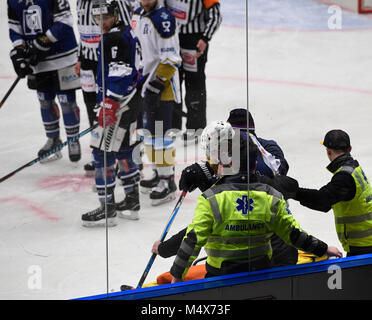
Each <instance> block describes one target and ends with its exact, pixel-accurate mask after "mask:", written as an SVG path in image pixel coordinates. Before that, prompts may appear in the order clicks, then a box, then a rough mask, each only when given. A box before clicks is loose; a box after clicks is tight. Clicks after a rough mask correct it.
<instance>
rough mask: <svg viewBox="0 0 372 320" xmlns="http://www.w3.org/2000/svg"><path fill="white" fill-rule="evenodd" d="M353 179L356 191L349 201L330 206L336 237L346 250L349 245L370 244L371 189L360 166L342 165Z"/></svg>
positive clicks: (371, 219)
mask: <svg viewBox="0 0 372 320" xmlns="http://www.w3.org/2000/svg"><path fill="white" fill-rule="evenodd" d="M340 171H344V172H347V173H349V174H351V176H352V177H353V179H354V182H355V186H356V192H355V196H354V198H353V199H352V200H350V201H341V202H338V203H336V204H334V205H333V206H332V209H333V212H334V215H335V224H336V231H337V235H338V238H339V240H340V242H341V244H342V246H343V248H344V250H345V251H346V252H349V251H350V248H349V247H350V246H355V247H366V246H372V189H371V186H370V184H369V181H368V179H367V177H366V175H365V174H364V172H363V170H362V168H361V167H360V166H357V167H353V166H343V167H340V168H339V169H338V170H337V171H336V172H334V174H336V173H337V172H340Z"/></svg>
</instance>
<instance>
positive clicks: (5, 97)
mask: <svg viewBox="0 0 372 320" xmlns="http://www.w3.org/2000/svg"><path fill="white" fill-rule="evenodd" d="M19 80H21V77H19V76H18V77H17V79H15V81H14V82H13V84H12V86H11V87H10V88H9V90H8V92H7V93H6V94H5V96H4V98H3V100H1V102H0V108H1V107H2V106H3V104H4V103H5V101H6V99H8V97H9V95H10V94H11V93H12V91H13V89H14V88H15V86H16V85H17V83H18V82H19Z"/></svg>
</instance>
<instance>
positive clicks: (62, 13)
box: [8, 0, 81, 163]
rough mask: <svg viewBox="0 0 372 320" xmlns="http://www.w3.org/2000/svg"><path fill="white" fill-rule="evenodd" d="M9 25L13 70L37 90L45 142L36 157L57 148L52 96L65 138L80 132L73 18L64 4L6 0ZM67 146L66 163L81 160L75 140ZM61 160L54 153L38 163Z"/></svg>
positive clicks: (56, 119)
mask: <svg viewBox="0 0 372 320" xmlns="http://www.w3.org/2000/svg"><path fill="white" fill-rule="evenodd" d="M8 22H9V36H10V40H11V41H12V45H13V49H12V51H11V52H10V57H11V60H12V62H13V66H14V70H15V71H16V73H17V75H18V76H19V77H21V78H24V77H26V76H27V80H28V81H27V83H28V87H29V88H30V89H32V90H36V91H37V96H38V98H39V102H40V107H41V118H42V121H43V124H44V128H45V132H46V136H47V138H48V140H47V142H46V144H45V145H44V146H43V147H42V148H41V149H40V151H39V153H38V156H39V157H40V156H43V155H44V154H46V153H47V152H48V151H50V150H52V149H54V148H55V147H56V146H58V145H59V144H61V140H60V130H59V118H60V112H59V109H58V106H57V104H56V103H55V97H56V96H57V97H58V100H59V103H60V105H61V109H62V116H63V122H64V125H65V130H66V135H67V138H68V139H73V138H74V137H75V136H76V135H77V134H78V133H79V124H80V117H79V108H78V106H77V105H76V97H75V90H76V89H78V88H79V87H80V81H79V78H78V76H77V75H76V74H75V71H74V65H75V63H76V61H77V49H78V48H77V43H76V39H75V35H74V31H73V18H72V15H71V12H70V7H69V3H68V0H32V1H23V0H22V1H19V0H8ZM68 147H69V157H70V160H71V161H79V160H80V157H81V151H80V144H79V141H78V140H76V141H75V140H74V141H73V142H71V143H70V144H69V146H68ZM61 156H62V155H61V153H60V152H57V153H55V154H54V155H53V156H51V157H49V158H46V159H45V160H43V161H40V162H41V163H42V162H46V161H48V160H51V159H58V158H60V157H61Z"/></svg>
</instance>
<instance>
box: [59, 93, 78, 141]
mask: <svg viewBox="0 0 372 320" xmlns="http://www.w3.org/2000/svg"><path fill="white" fill-rule="evenodd" d="M58 100H59V102H60V104H61V108H62V115H63V122H64V124H65V130H66V135H67V138H72V137H74V136H76V135H77V134H78V133H79V125H80V110H79V107H78V106H77V105H76V100H75V92H74V91H69V92H67V93H63V94H62V93H60V94H58Z"/></svg>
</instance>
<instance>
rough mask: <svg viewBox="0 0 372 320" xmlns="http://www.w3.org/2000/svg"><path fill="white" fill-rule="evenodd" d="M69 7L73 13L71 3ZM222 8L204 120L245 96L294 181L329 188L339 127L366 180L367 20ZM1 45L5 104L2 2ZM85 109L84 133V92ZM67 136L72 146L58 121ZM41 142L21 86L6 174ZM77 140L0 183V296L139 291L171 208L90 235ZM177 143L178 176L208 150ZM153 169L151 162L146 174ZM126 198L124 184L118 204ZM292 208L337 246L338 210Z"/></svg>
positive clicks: (281, 5)
mask: <svg viewBox="0 0 372 320" xmlns="http://www.w3.org/2000/svg"><path fill="white" fill-rule="evenodd" d="M70 4H71V7H72V9H73V12H74V14H75V1H72V0H70ZM221 7H222V13H223V17H224V20H223V25H222V26H221V28H220V30H219V31H218V33H217V34H216V36H215V38H214V39H213V41H212V42H211V44H210V46H211V48H210V52H209V56H208V64H207V90H208V121H212V120H219V119H223V120H225V119H227V116H228V113H229V111H230V110H231V109H233V108H236V107H245V106H246V105H247V97H248V99H249V109H250V111H251V112H252V114H253V116H254V118H255V122H256V132H257V134H258V136H261V137H263V138H267V139H274V140H276V141H277V142H278V143H279V145H280V146H281V147H282V149H283V151H284V153H285V155H286V158H287V160H288V163H289V165H290V169H289V172H288V174H289V175H290V176H292V177H295V178H296V179H298V180H299V183H300V185H301V186H303V187H321V186H322V185H323V184H325V183H327V182H328V181H329V180H330V178H331V174H330V173H329V172H328V171H327V170H326V168H325V167H326V166H327V164H328V159H327V157H326V154H325V150H324V147H322V146H321V145H320V141H321V140H322V139H323V137H324V135H325V133H326V132H327V131H328V130H331V129H335V128H340V129H343V130H345V131H347V132H348V133H349V134H350V137H351V143H352V146H353V149H352V155H353V156H354V157H355V158H356V159H358V160H359V162H360V164H361V166H362V167H363V169H364V171H365V172H366V174H367V176H368V177H371V174H372V148H371V147H372V144H371V139H370V136H369V134H370V133H371V123H372V112H371V104H372V75H371V66H372V54H371V52H372V43H371V41H370V39H371V37H372V19H371V17H369V16H364V15H363V16H362V15H357V14H353V13H351V12H347V11H342V15H341V19H342V21H341V29H337V30H331V29H329V28H328V22H329V21H330V20H329V19H332V11H331V13H330V12H329V11H328V10H329V7H330V6H329V5H326V4H323V3H322V2H320V1H314V0H301V1H296V0H280V1H279V0H266V1H261V0H248V10H246V2H245V1H243V0H222V1H221ZM246 19H248V32H247V29H246ZM0 39H1V47H0V57H1V58H0V96H1V97H3V96H4V95H5V93H6V91H7V90H8V88H9V87H10V86H11V84H12V82H13V81H14V79H15V75H14V71H13V68H12V65H11V61H10V59H9V51H10V49H11V45H10V40H9V38H8V26H7V17H6V1H1V3H0ZM247 40H248V43H247ZM247 64H248V65H247ZM247 70H248V71H247ZM247 80H248V81H247ZM247 88H248V94H247ZM78 104H79V106H80V111H81V129H85V128H87V127H88V121H87V115H86V111H85V106H84V103H83V99H82V94H81V92H78ZM61 137H62V140H65V133H64V129H63V124H62V123H61ZM44 143H45V135H44V130H43V127H42V124H41V117H40V109H39V104H38V101H37V97H36V93H35V92H33V91H30V90H28V89H27V86H26V81H25V80H21V82H20V83H19V84H18V85H17V87H16V88H15V90H14V92H13V93H12V94H11V96H10V97H9V98H8V100H7V101H6V103H5V104H4V105H3V107H2V108H1V109H0V163H1V167H0V176H1V177H2V176H4V175H6V174H7V173H9V172H11V171H13V170H14V169H16V168H18V167H20V166H22V165H23V164H25V163H27V162H29V161H30V160H32V159H34V158H35V157H36V154H37V151H38V150H39V149H40V147H41V146H42V145H43V144H44ZM81 144H82V150H83V155H82V160H81V161H80V162H79V163H78V164H72V163H71V162H70V161H69V160H68V155H67V149H66V150H63V152H62V153H63V158H62V159H61V160H59V161H56V162H54V163H50V164H46V165H41V164H35V165H33V166H31V167H29V168H26V169H24V170H22V171H21V172H19V173H17V174H16V175H15V176H13V177H12V178H10V179H8V180H6V181H4V182H3V183H1V184H0V212H1V216H0V265H1V268H0V282H1V286H0V299H70V298H77V297H83V296H90V295H96V294H101V293H105V292H106V290H107V287H108V289H109V291H110V292H111V291H118V290H119V287H120V285H121V284H130V285H133V286H135V285H136V284H137V283H138V280H139V279H140V277H141V275H142V273H143V271H144V268H145V266H146V264H147V262H148V260H149V258H150V256H151V252H150V249H151V246H152V244H153V242H154V241H155V240H156V239H158V238H159V237H160V235H161V233H162V231H163V229H164V227H165V224H166V222H167V220H168V217H169V215H170V214H171V212H172V209H173V208H174V205H175V203H176V201H174V202H172V203H169V204H164V205H161V206H159V207H152V206H151V204H150V200H149V199H148V198H147V197H146V196H144V195H141V213H140V220H139V221H128V220H122V219H119V221H118V222H119V223H118V225H117V226H116V227H113V228H110V229H109V232H108V245H106V230H105V228H95V229H89V228H85V227H83V226H82V225H81V221H80V217H81V215H82V214H83V213H85V212H86V211H88V210H91V209H94V208H96V207H97V206H98V199H97V195H96V194H95V193H93V192H92V191H91V186H92V183H93V180H92V179H90V178H86V177H84V175H83V165H84V164H85V163H87V162H88V161H89V160H90V148H89V136H84V137H83V138H82V139H81ZM176 146H177V154H176V158H177V165H176V179H177V180H178V178H179V175H180V173H181V171H182V169H183V168H184V167H185V166H186V165H188V164H191V163H193V162H195V161H196V160H199V159H200V158H201V157H202V154H201V152H196V151H195V148H194V147H193V146H189V147H187V148H186V149H184V148H183V145H182V143H181V141H177V142H176ZM145 161H146V159H145ZM149 173H150V169H149V167H148V166H146V167H145V170H144V174H145V175H148V174H149ZM199 194H200V192H199V191H195V192H193V193H192V194H189V195H187V198H186V199H185V201H184V203H183V204H182V207H181V209H180V211H179V213H178V215H177V217H176V219H175V222H174V224H173V225H172V228H171V230H170V232H169V236H170V235H172V234H174V233H177V232H178V231H179V230H181V229H182V228H184V227H185V226H187V224H188V223H189V222H191V219H192V217H193V210H194V209H195V205H196V199H197V197H198V195H199ZM123 196H124V195H123V191H122V188H121V187H120V186H119V185H118V186H117V188H116V198H117V199H118V200H121V199H122V198H123ZM178 197H179V192H177V198H178ZM289 204H290V209H291V211H292V213H293V214H294V216H295V218H296V219H297V220H298V221H299V222H300V225H301V226H302V228H303V229H305V230H306V231H308V232H309V233H311V234H313V235H315V236H317V237H319V238H320V239H322V240H324V241H326V242H327V243H328V244H329V245H336V246H338V247H339V248H340V244H339V242H338V239H337V236H336V233H335V228H334V222H333V214H332V213H331V212H329V213H321V212H315V211H312V210H310V209H306V208H304V207H301V206H300V205H299V204H298V203H297V202H295V201H292V200H290V201H289ZM106 247H108V254H107V252H106ZM107 261H108V269H107V268H106V262H107ZM172 263H173V259H172V258H169V259H162V258H157V259H156V260H155V263H154V265H153V267H152V269H151V271H150V273H149V275H148V277H147V280H146V282H151V281H154V280H155V279H156V277H157V276H158V275H159V274H161V273H163V272H165V271H167V270H169V268H170V266H171V265H172ZM107 273H108V278H109V282H108V286H107V283H106V278H107ZM37 276H41V278H40V277H39V278H36V277H37ZM35 279H36V280H37V279H39V280H40V279H41V282H40V281H35ZM39 285H40V286H39Z"/></svg>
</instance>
